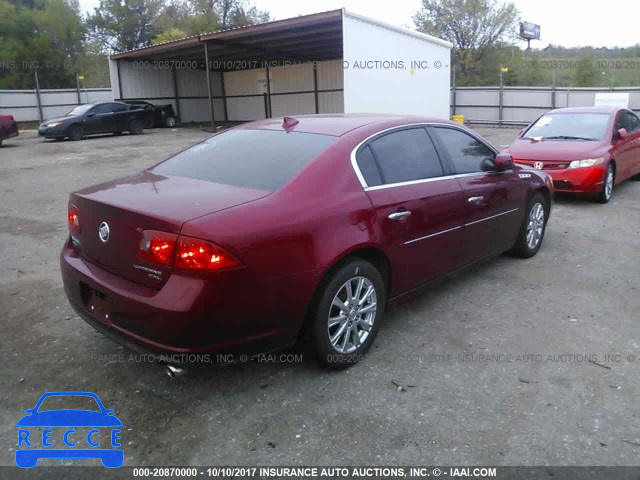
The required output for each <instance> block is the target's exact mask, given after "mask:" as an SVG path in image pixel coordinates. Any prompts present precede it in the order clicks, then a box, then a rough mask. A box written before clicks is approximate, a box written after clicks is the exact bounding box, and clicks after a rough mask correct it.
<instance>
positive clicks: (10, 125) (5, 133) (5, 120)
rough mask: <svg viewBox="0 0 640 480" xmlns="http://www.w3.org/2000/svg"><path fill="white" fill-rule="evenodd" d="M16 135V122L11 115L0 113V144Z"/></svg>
mask: <svg viewBox="0 0 640 480" xmlns="http://www.w3.org/2000/svg"><path fill="white" fill-rule="evenodd" d="M17 136H18V124H17V123H16V121H15V120H14V118H13V115H0V146H2V142H3V141H4V140H6V139H8V138H13V137H17Z"/></svg>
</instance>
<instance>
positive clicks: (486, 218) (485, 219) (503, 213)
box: [464, 208, 520, 227]
mask: <svg viewBox="0 0 640 480" xmlns="http://www.w3.org/2000/svg"><path fill="white" fill-rule="evenodd" d="M516 210H520V209H519V208H512V209H511V210H507V211H506V212H502V213H498V214H497V215H491V216H490V217H485V218H481V219H480V220H474V221H473V222H469V223H465V224H464V226H465V227H467V226H469V225H475V224H476V223H480V222H485V221H487V220H491V219H492V218H497V217H501V216H502V215H507V214H509V213H513V212H515V211H516Z"/></svg>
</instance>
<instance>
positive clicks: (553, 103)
mask: <svg viewBox="0 0 640 480" xmlns="http://www.w3.org/2000/svg"><path fill="white" fill-rule="evenodd" d="M610 91H612V90H610V89H608V88H566V87H556V89H555V90H554V89H553V88H551V87H504V88H503V90H502V109H501V108H500V87H458V88H456V89H455V95H454V91H453V90H452V92H451V93H452V95H451V97H452V99H451V111H452V113H453V112H455V113H456V114H458V115H464V116H465V120H467V121H469V122H490V123H500V122H503V123H518V124H527V123H529V122H532V121H533V120H535V119H536V118H538V117H539V116H540V115H542V114H544V113H545V112H547V111H549V110H551V109H553V108H563V107H589V106H593V105H594V102H595V97H596V93H601V92H610ZM613 91H614V92H624V93H629V108H631V109H632V110H635V111H636V112H638V111H640V88H635V87H631V88H614V89H613ZM554 96H555V100H554ZM454 100H455V105H454ZM501 110H502V115H501V113H500V112H501Z"/></svg>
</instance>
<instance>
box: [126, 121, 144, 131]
mask: <svg viewBox="0 0 640 480" xmlns="http://www.w3.org/2000/svg"><path fill="white" fill-rule="evenodd" d="M143 130H144V124H143V123H142V122H141V121H140V120H131V121H130V122H129V133H130V134H131V135H140V134H141V133H142V131H143Z"/></svg>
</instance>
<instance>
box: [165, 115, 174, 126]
mask: <svg viewBox="0 0 640 480" xmlns="http://www.w3.org/2000/svg"><path fill="white" fill-rule="evenodd" d="M164 126H165V127H167V128H173V127H175V126H176V119H175V117H167V118H166V119H165V120H164Z"/></svg>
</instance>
